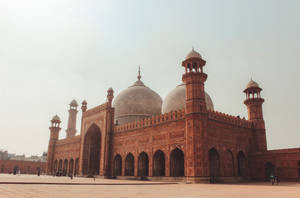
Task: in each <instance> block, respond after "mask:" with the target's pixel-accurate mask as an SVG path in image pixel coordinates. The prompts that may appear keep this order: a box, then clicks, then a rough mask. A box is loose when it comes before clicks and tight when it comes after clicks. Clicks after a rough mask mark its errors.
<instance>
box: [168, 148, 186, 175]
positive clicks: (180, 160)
mask: <svg viewBox="0 0 300 198" xmlns="http://www.w3.org/2000/svg"><path fill="white" fill-rule="evenodd" d="M170 176H171V177H182V176H184V154H183V152H182V150H180V149H178V148H176V149H174V150H173V151H172V152H171V156H170Z"/></svg>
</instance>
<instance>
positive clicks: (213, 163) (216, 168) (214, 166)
mask: <svg viewBox="0 0 300 198" xmlns="http://www.w3.org/2000/svg"><path fill="white" fill-rule="evenodd" d="M208 155H209V173H210V176H211V177H217V176H219V175H220V157H219V153H218V151H217V150H216V149H214V148H212V149H210V150H209V151H208Z"/></svg>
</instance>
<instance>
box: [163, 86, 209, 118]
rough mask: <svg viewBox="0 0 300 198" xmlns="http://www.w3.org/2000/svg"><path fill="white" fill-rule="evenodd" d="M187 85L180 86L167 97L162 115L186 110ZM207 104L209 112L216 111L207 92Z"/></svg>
mask: <svg viewBox="0 0 300 198" xmlns="http://www.w3.org/2000/svg"><path fill="white" fill-rule="evenodd" d="M185 90H186V87H185V84H181V85H178V86H177V87H176V88H175V89H173V90H172V91H171V92H170V93H169V94H168V95H167V97H166V98H165V99H164V101H163V104H162V113H168V112H170V111H175V110H179V109H183V108H185ZM205 102H206V108H207V109H208V110H212V111H213V110H214V104H213V102H212V100H211V98H210V96H209V95H208V93H206V92H205Z"/></svg>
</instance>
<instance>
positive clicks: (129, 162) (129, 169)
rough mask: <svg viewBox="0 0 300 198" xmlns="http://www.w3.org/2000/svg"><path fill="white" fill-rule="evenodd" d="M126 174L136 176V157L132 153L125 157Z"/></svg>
mask: <svg viewBox="0 0 300 198" xmlns="http://www.w3.org/2000/svg"><path fill="white" fill-rule="evenodd" d="M125 176H134V157H133V155H132V154H131V153H129V154H128V155H127V156H126V159H125Z"/></svg>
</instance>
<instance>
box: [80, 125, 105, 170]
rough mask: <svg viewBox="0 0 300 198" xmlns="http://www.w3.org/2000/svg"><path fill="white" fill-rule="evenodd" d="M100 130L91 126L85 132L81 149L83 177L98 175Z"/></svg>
mask: <svg viewBox="0 0 300 198" xmlns="http://www.w3.org/2000/svg"><path fill="white" fill-rule="evenodd" d="M100 142H101V133H100V129H99V128H98V127H97V126H96V125H95V124H93V125H92V126H91V127H90V128H89V129H88V130H87V132H86V135H85V138H84V148H83V167H82V172H83V174H84V175H99V169H100V146H101V144H100Z"/></svg>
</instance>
